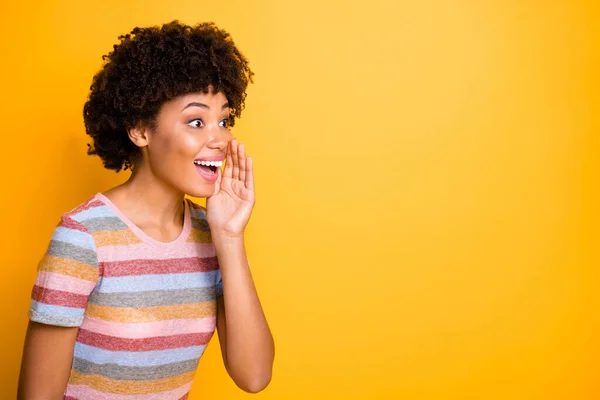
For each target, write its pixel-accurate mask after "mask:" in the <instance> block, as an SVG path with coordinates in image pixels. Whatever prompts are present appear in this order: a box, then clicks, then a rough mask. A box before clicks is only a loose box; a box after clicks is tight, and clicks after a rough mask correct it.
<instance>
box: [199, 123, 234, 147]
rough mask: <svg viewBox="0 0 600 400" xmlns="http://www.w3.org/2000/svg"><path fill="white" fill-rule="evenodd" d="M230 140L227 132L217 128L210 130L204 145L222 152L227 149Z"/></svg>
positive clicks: (229, 134) (230, 136)
mask: <svg viewBox="0 0 600 400" xmlns="http://www.w3.org/2000/svg"><path fill="white" fill-rule="evenodd" d="M232 138H233V135H232V134H231V132H229V130H227V129H223V128H222V127H217V128H215V129H211V130H210V133H209V138H208V141H207V142H206V145H207V147H208V148H210V149H213V150H224V149H225V148H226V147H227V143H229V141H230V140H231V139H232Z"/></svg>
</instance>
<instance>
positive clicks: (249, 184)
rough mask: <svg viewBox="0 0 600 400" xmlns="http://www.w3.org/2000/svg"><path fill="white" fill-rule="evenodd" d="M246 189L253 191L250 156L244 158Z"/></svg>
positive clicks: (252, 172)
mask: <svg viewBox="0 0 600 400" xmlns="http://www.w3.org/2000/svg"><path fill="white" fill-rule="evenodd" d="M246 169H247V171H246V182H245V185H246V189H248V190H250V191H252V192H254V171H253V170H252V157H250V156H248V158H247V159H246Z"/></svg>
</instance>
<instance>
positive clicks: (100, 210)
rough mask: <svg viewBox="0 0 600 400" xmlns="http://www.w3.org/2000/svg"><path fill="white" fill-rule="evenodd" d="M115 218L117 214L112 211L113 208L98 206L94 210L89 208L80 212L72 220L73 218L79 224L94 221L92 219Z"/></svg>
mask: <svg viewBox="0 0 600 400" xmlns="http://www.w3.org/2000/svg"><path fill="white" fill-rule="evenodd" d="M114 216H115V213H114V212H113V210H111V208H110V207H109V206H98V207H92V208H88V209H87V210H83V211H81V212H78V213H77V214H75V215H72V216H71V218H73V219H74V220H75V221H77V222H82V221H86V220H88V219H92V218H102V217H114Z"/></svg>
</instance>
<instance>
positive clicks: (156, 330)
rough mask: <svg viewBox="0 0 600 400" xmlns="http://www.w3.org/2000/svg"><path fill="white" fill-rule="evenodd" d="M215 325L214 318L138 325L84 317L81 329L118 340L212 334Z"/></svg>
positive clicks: (173, 320) (215, 320)
mask: <svg viewBox="0 0 600 400" xmlns="http://www.w3.org/2000/svg"><path fill="white" fill-rule="evenodd" d="M216 323H217V318H216V317H206V318H193V319H191V318H190V319H171V320H167V321H158V322H140V323H125V322H111V321H103V320H101V319H96V318H91V317H85V318H84V320H83V324H82V325H81V329H86V330H88V331H91V332H96V333H101V334H103V335H109V336H115V337H119V338H128V339H142V338H149V337H156V336H171V335H173V333H174V332H177V334H178V335H183V334H186V333H200V332H212V331H214V329H215V325H216Z"/></svg>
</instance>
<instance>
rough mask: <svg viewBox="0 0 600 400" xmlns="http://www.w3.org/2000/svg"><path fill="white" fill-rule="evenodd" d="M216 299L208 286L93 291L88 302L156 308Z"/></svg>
mask: <svg viewBox="0 0 600 400" xmlns="http://www.w3.org/2000/svg"><path fill="white" fill-rule="evenodd" d="M216 297H217V288H216V287H215V286H210V287H202V288H192V289H176V290H153V291H148V292H120V293H101V292H96V291H94V292H92V294H91V295H90V298H89V301H90V302H92V303H94V304H97V305H99V306H108V307H158V306H169V305H174V304H193V303H200V302H204V301H212V300H214V299H215V298H216Z"/></svg>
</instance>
